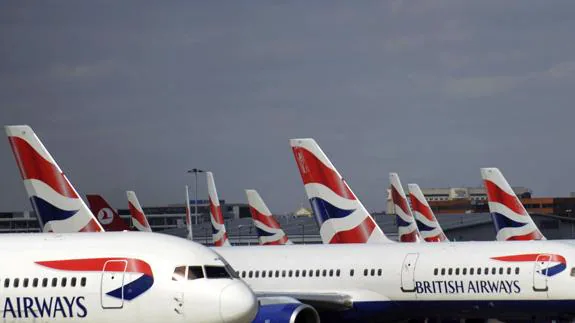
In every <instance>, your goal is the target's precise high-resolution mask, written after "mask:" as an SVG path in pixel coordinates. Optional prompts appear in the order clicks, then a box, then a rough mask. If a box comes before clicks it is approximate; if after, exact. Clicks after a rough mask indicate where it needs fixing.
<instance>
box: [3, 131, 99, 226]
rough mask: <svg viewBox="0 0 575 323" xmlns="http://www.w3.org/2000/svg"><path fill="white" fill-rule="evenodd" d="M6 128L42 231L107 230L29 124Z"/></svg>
mask: <svg viewBox="0 0 575 323" xmlns="http://www.w3.org/2000/svg"><path fill="white" fill-rule="evenodd" d="M5 130H6V134H7V136H8V141H9V142H10V146H11V147H12V152H13V153H14V158H15V159H16V163H17V164H18V167H19V168H20V174H21V175H22V179H23V181H24V187H25V188H26V192H27V193H28V197H29V198H30V201H31V203H32V207H33V208H34V210H35V211H36V215H37V216H38V219H39V221H40V226H41V228H42V230H43V231H45V232H56V233H71V232H99V231H104V229H103V228H102V226H101V225H100V224H99V223H98V221H96V218H95V217H94V215H93V214H92V212H90V209H89V208H88V206H86V203H84V201H83V200H82V198H80V195H79V194H78V192H77V191H76V190H75V189H74V187H73V186H72V184H71V183H70V181H69V180H68V178H67V177H66V175H64V173H63V172H62V170H61V169H60V167H59V166H58V164H57V163H56V161H55V160H54V158H52V155H50V153H49V152H48V150H47V149H46V147H44V145H43V144H42V142H41V141H40V139H39V138H38V136H36V134H35V133H34V130H32V128H31V127H30V126H27V125H18V126H6V127H5Z"/></svg>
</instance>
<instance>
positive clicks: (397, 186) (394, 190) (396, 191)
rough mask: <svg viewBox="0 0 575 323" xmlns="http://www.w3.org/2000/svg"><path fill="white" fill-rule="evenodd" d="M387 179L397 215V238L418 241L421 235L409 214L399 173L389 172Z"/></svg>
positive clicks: (409, 210)
mask: <svg viewBox="0 0 575 323" xmlns="http://www.w3.org/2000/svg"><path fill="white" fill-rule="evenodd" d="M389 181H390V182H391V200H392V201H393V205H394V209H395V214H396V215H397V234H398V240H399V241H401V242H420V241H421V236H420V234H419V230H418V229H417V225H416V224H415V219H414V218H413V214H411V209H410V208H409V203H408V202H407V198H406V197H405V191H404V190H403V186H401V181H400V180H399V175H397V173H389Z"/></svg>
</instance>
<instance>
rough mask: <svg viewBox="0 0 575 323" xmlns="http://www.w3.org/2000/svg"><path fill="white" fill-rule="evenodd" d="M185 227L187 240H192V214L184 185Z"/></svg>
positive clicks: (187, 192) (188, 192)
mask: <svg viewBox="0 0 575 323" xmlns="http://www.w3.org/2000/svg"><path fill="white" fill-rule="evenodd" d="M186 227H187V228H188V240H194V234H193V231H192V212H191V210H190V191H189V190H188V185H186Z"/></svg>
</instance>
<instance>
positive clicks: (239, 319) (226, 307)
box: [220, 280, 258, 323]
mask: <svg viewBox="0 0 575 323" xmlns="http://www.w3.org/2000/svg"><path fill="white" fill-rule="evenodd" d="M257 313H258V301H257V299H256V295H254V293H253V292H252V290H251V289H250V288H249V287H248V286H247V285H246V284H245V283H243V282H242V281H240V280H234V282H233V283H231V284H229V285H228V286H226V287H225V288H224V289H223V290H222V293H221V295H220V315H221V316H222V320H223V321H224V322H225V323H249V322H251V321H252V320H253V319H254V318H255V317H256V314H257Z"/></svg>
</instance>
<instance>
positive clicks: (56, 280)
mask: <svg viewBox="0 0 575 323" xmlns="http://www.w3.org/2000/svg"><path fill="white" fill-rule="evenodd" d="M56 286H58V278H52V287H56Z"/></svg>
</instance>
